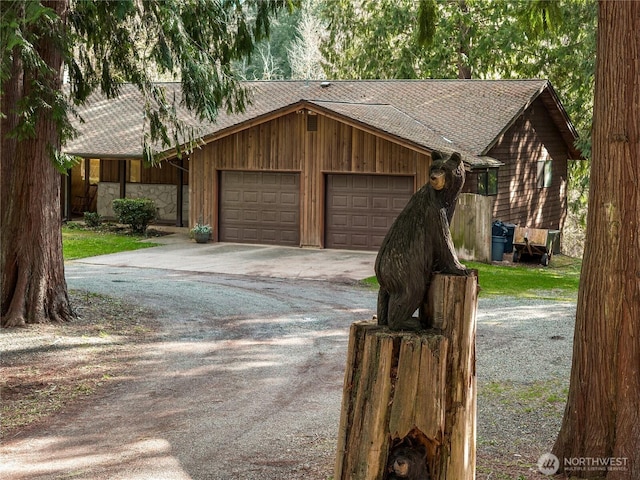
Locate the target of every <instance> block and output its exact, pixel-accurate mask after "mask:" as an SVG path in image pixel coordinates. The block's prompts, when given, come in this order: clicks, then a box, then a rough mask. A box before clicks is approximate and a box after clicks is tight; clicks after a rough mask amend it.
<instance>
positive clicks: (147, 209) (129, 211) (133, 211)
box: [113, 198, 156, 234]
mask: <svg viewBox="0 0 640 480" xmlns="http://www.w3.org/2000/svg"><path fill="white" fill-rule="evenodd" d="M113 211H114V212H115V214H116V216H117V218H118V221H119V222H120V223H122V224H124V225H129V226H130V227H131V231H132V232H133V233H137V234H144V232H145V231H146V230H147V226H148V225H149V223H150V222H151V221H153V220H155V218H156V204H155V203H154V201H153V200H150V199H148V198H116V199H115V200H114V201H113Z"/></svg>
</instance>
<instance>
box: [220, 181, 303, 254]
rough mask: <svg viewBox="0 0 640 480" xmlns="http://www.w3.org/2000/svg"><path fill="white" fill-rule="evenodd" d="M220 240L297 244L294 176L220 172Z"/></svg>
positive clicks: (297, 188) (297, 192) (297, 191)
mask: <svg viewBox="0 0 640 480" xmlns="http://www.w3.org/2000/svg"><path fill="white" fill-rule="evenodd" d="M219 228H220V234H219V238H220V241H223V242H240V243H261V244H262V243H266V244H273V245H293V246H299V245H300V178H299V175H298V174H296V173H271V172H222V173H221V178H220V222H219Z"/></svg>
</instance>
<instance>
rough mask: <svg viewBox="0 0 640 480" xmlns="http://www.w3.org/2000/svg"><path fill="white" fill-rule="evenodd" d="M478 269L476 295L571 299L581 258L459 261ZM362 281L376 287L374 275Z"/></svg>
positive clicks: (577, 282)
mask: <svg viewBox="0 0 640 480" xmlns="http://www.w3.org/2000/svg"><path fill="white" fill-rule="evenodd" d="M462 263H463V264H464V265H466V267H467V268H473V269H476V270H478V279H479V282H478V283H479V284H480V296H481V297H486V296H495V295H505V296H513V297H521V298H540V299H548V300H561V301H575V300H576V298H577V295H578V284H579V281H580V269H581V267H582V260H581V259H577V258H571V257H565V256H563V255H555V256H554V257H553V258H552V260H551V263H550V264H549V266H548V267H542V266H540V265H536V264H533V263H532V264H527V263H519V264H509V265H504V266H503V265H488V264H486V263H476V262H462ZM364 283H366V284H368V285H371V286H372V287H375V288H377V287H378V282H377V280H376V277H370V278H367V279H366V280H364Z"/></svg>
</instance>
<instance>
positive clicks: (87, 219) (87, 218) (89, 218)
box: [83, 212, 102, 228]
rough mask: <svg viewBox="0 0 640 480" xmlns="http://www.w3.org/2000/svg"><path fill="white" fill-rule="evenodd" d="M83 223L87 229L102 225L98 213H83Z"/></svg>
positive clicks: (100, 216)
mask: <svg viewBox="0 0 640 480" xmlns="http://www.w3.org/2000/svg"><path fill="white" fill-rule="evenodd" d="M83 216H84V223H85V224H86V225H87V227H89V228H98V227H100V225H102V215H100V214H99V213H98V212H84V215H83Z"/></svg>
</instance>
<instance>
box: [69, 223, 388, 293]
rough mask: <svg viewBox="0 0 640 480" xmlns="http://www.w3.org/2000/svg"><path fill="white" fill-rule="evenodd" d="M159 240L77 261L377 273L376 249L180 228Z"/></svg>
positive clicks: (281, 274) (330, 276)
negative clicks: (234, 238) (252, 239)
mask: <svg viewBox="0 0 640 480" xmlns="http://www.w3.org/2000/svg"><path fill="white" fill-rule="evenodd" d="M148 241H149V242H153V243H160V244H161V245H160V246H158V247H154V248H146V249H142V250H134V251H130V252H122V253H114V254H111V255H100V256H98V257H91V258H83V259H80V260H76V261H75V262H76V263H85V264H92V265H109V266H114V267H125V266H126V267H139V268H159V269H165V270H177V271H183V272H201V273H220V274H231V275H251V276H257V277H273V278H300V279H309V280H327V281H336V282H342V283H353V282H355V281H358V280H362V279H364V278H367V277H371V276H373V275H374V270H373V266H374V263H375V259H376V255H377V252H366V251H354V250H330V249H320V248H296V247H280V246H271V245H249V244H237V243H206V244H198V243H195V242H194V241H193V240H191V239H189V237H188V236H187V234H186V233H183V232H179V233H173V234H171V235H166V236H164V237H158V238H154V239H150V240H148Z"/></svg>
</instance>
